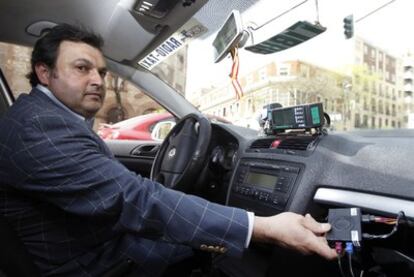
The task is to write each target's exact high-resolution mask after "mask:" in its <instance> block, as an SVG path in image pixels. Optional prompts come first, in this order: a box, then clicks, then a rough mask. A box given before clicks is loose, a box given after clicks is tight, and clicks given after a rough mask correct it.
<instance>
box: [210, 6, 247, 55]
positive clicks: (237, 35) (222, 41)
mask: <svg viewBox="0 0 414 277" xmlns="http://www.w3.org/2000/svg"><path fill="white" fill-rule="evenodd" d="M242 39H243V26H242V22H241V16H240V12H239V11H237V10H233V11H232V12H231V13H230V15H229V16H228V18H227V20H226V22H225V23H224V24H223V26H222V27H221V28H220V30H219V31H218V33H217V35H216V38H215V39H214V41H213V47H214V62H216V63H217V62H219V61H221V60H222V59H223V58H224V57H225V56H226V55H227V54H228V53H229V52H230V50H231V49H232V48H233V47H236V46H237V45H238V43H239V42H240V41H241V40H242Z"/></svg>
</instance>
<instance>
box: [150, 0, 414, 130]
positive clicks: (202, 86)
mask: <svg viewBox="0 0 414 277" xmlns="http://www.w3.org/2000/svg"><path fill="white" fill-rule="evenodd" d="M413 8H414V3H413V2H412V1H409V0H397V1H377V0H376V1H373V0H369V1H332V0H319V1H274V0H261V1H258V2H257V3H256V4H255V5H253V6H251V7H250V8H248V9H246V10H244V11H240V17H241V21H242V25H243V29H245V30H247V31H248V33H249V36H248V39H247V41H246V43H245V45H244V47H239V49H238V62H239V68H238V69H239V70H238V74H235V72H234V70H233V71H232V67H234V63H235V59H234V58H232V56H231V55H230V54H227V55H225V57H224V58H223V59H222V60H221V61H220V62H218V63H214V47H213V41H214V39H215V37H216V35H217V31H218V30H214V31H212V30H208V31H207V34H204V35H201V36H200V37H199V38H198V39H193V40H191V41H190V42H189V43H188V45H187V46H186V47H185V48H184V50H183V51H184V54H183V51H181V52H180V53H179V55H181V56H182V58H181V59H184V60H185V61H184V62H183V64H185V65H186V67H185V68H182V69H181V70H179V72H178V73H175V74H176V75H177V76H179V77H180V78H181V80H182V81H181V83H180V84H179V85H178V86H177V81H176V80H177V78H171V76H170V77H169V76H166V75H165V74H164V76H162V75H159V76H160V77H161V78H163V79H164V80H165V81H166V82H170V83H171V80H175V83H174V84H173V85H174V86H175V87H176V88H177V89H178V90H179V91H180V93H182V94H183V95H184V96H185V97H186V98H187V99H188V100H189V101H190V102H191V103H193V105H195V106H196V107H197V108H198V109H199V110H200V111H202V112H203V113H207V114H211V115H215V116H220V117H223V118H225V119H227V120H229V121H231V122H232V123H233V124H236V125H242V126H245V127H250V128H253V129H258V128H259V124H258V118H259V117H260V115H261V112H262V110H263V107H265V106H266V105H268V104H271V103H279V104H280V105H282V106H283V107H287V106H293V105H300V104H305V103H315V102H321V103H322V104H323V108H324V111H325V112H326V113H328V114H329V116H330V119H331V129H334V130H338V131H348V130H354V129H367V128H369V129H390V128H413V127H414V109H413V104H412V93H413V87H412V81H413V78H414V75H413V66H414V57H413V56H412V54H411V52H412V48H413V47H414V43H413V41H414V36H413V35H412V26H414V22H412V21H413V20H414V19H413V16H412V15H411V13H412V11H413ZM201 12H203V10H200V12H199V13H201ZM225 18H226V17H224V20H223V21H222V22H220V24H219V25H222V24H224V21H225ZM195 19H197V15H196V16H195ZM272 19H273V20H272ZM192 20H194V18H193V19H192ZM265 23H267V24H265ZM294 24H308V26H307V27H306V26H305V27H304V28H305V29H306V28H308V27H309V26H310V27H312V28H319V29H320V31H321V33H320V34H318V35H316V36H314V37H313V38H310V39H308V40H306V41H304V42H302V43H300V44H298V45H296V46H293V47H289V43H291V42H289V41H287V42H280V41H278V40H279V39H280V36H278V35H279V34H281V33H282V32H283V31H285V30H286V29H288V28H291V27H292V26H294ZM201 25H203V23H202V22H201ZM261 25H263V26H261ZM325 28H326V31H324V29H325ZM206 29H207V28H206ZM224 31H227V30H224ZM229 32H231V30H228V31H227V33H228V34H229V36H230V35H231V34H230V33H229ZM221 33H223V31H221ZM302 35H307V34H306V32H305V34H304V33H302ZM272 38H273V39H272ZM296 39H297V37H296ZM266 41H267V42H268V44H267V46H266V47H267V49H265V50H266V51H268V52H271V53H269V54H259V53H255V52H254V51H252V48H251V46H256V48H257V45H258V44H260V43H261V42H266ZM279 42H280V43H281V44H283V43H285V44H284V47H285V48H286V49H285V50H280V51H277V50H278V49H279V48H283V47H279V46H280V44H277V43H279ZM272 43H273V46H269V45H271V44H272ZM274 45H277V46H278V47H279V48H278V47H275V46H274ZM249 47H250V50H247V49H246V48H249ZM266 47H265V48H266ZM253 50H254V47H253ZM256 52H257V51H256ZM173 56H174V55H173ZM171 58H172V57H170V58H169V59H171ZM169 59H167V60H165V61H164V62H168V60H169ZM163 64H164V63H160V64H158V65H156V66H154V67H153V68H152V69H151V70H152V71H153V72H155V73H157V68H158V69H159V68H162V67H163ZM235 75H236V76H235ZM232 77H233V78H232ZM235 80H237V83H238V84H239V85H240V87H239V89H238V88H237V84H236V85H235Z"/></svg>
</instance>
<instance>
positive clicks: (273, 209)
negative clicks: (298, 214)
mask: <svg viewBox="0 0 414 277" xmlns="http://www.w3.org/2000/svg"><path fill="white" fill-rule="evenodd" d="M302 167H303V166H302V165H300V164H295V163H287V162H282V161H275V160H262V159H260V160H256V159H242V160H241V161H240V163H239V166H238V168H237V170H236V173H235V175H234V176H233V181H232V184H231V189H230V193H229V196H228V201H227V202H228V205H230V206H234V207H240V208H243V209H246V210H248V211H252V212H254V213H255V214H256V215H262V216H265V215H274V214H277V213H280V212H282V211H284V210H285V209H286V206H287V204H288V201H289V199H290V196H291V194H292V193H293V191H294V188H295V184H296V183H297V181H298V178H299V174H300V172H301V170H302Z"/></svg>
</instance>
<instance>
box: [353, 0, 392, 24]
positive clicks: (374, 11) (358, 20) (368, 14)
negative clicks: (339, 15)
mask: <svg viewBox="0 0 414 277" xmlns="http://www.w3.org/2000/svg"><path fill="white" fill-rule="evenodd" d="M394 1H395V0H391V1H389V2H387V3H385V4H384V5H382V6H380V7H378V8H376V9H375V10H373V11H371V12H369V13H367V14H366V15H364V16H363V17H360V18H358V19H357V20H355V23H357V22H360V21H362V20H363V19H365V18H367V17H368V16H370V15H372V14H374V13H376V12H377V11H379V10H381V9H382V8H384V7H386V6H388V5H389V4H391V3H392V2H394Z"/></svg>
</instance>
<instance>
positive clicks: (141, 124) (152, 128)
mask: <svg viewBox="0 0 414 277" xmlns="http://www.w3.org/2000/svg"><path fill="white" fill-rule="evenodd" d="M175 123H176V120H175V118H174V117H173V116H172V115H171V114H170V113H150V114H144V115H140V116H135V117H132V118H130V119H126V120H123V121H120V122H118V123H115V124H101V125H100V126H99V129H98V131H97V133H98V135H99V136H100V137H101V138H102V139H133V140H162V139H164V138H165V136H166V135H167V134H168V132H169V131H170V130H171V129H172V127H174V125H175Z"/></svg>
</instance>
